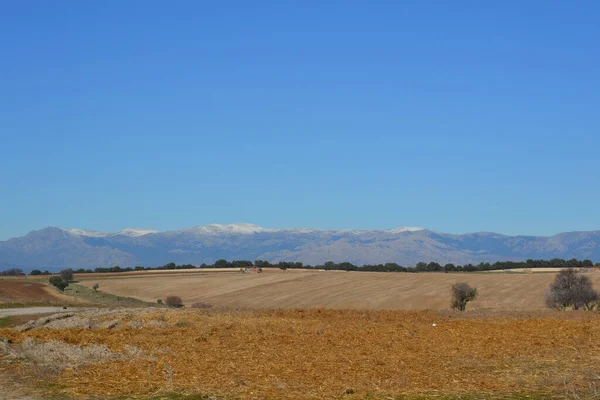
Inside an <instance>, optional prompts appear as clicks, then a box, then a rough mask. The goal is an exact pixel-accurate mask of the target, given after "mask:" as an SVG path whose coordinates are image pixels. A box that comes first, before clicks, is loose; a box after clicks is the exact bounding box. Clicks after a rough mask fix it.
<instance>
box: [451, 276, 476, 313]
mask: <svg viewBox="0 0 600 400" xmlns="http://www.w3.org/2000/svg"><path fill="white" fill-rule="evenodd" d="M477 294H478V293H477V289H476V288H474V287H471V286H469V284H468V283H464V282H463V283H455V284H454V285H452V308H453V309H455V310H458V311H465V310H466V308H467V303H468V302H469V301H472V300H475V299H476V298H477Z"/></svg>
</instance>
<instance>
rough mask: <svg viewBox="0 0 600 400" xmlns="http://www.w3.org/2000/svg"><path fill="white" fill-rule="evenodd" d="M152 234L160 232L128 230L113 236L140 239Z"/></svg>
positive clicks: (139, 229)
mask: <svg viewBox="0 0 600 400" xmlns="http://www.w3.org/2000/svg"><path fill="white" fill-rule="evenodd" d="M150 233H158V231H155V230H152V229H142V228H127V229H123V230H122V231H119V232H116V233H113V234H112V235H111V236H129V237H138V236H144V235H148V234H150Z"/></svg>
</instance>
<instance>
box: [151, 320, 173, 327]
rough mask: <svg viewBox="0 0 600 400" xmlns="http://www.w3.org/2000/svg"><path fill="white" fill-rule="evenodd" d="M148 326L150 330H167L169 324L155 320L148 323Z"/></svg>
mask: <svg viewBox="0 0 600 400" xmlns="http://www.w3.org/2000/svg"><path fill="white" fill-rule="evenodd" d="M147 326H148V327H150V328H167V327H168V326H169V324H167V323H166V322H165V321H157V320H155V319H153V320H152V321H150V322H148V325H147Z"/></svg>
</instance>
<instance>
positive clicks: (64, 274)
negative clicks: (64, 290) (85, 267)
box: [60, 268, 73, 283]
mask: <svg viewBox="0 0 600 400" xmlns="http://www.w3.org/2000/svg"><path fill="white" fill-rule="evenodd" d="M60 278H61V279H62V280H63V282H65V283H69V282H71V281H72V280H73V270H72V269H71V268H68V269H63V270H62V271H60Z"/></svg>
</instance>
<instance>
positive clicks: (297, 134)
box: [0, 0, 600, 240]
mask: <svg viewBox="0 0 600 400" xmlns="http://www.w3.org/2000/svg"><path fill="white" fill-rule="evenodd" d="M598 21H600V2H598V1H573V2H570V1H533V0H531V1H510V0H507V1H420V0H414V1H366V0H365V1H352V0H339V1H333V0H325V1H323V0H318V1H310V0H303V1H281V0H278V1H276V0H273V1H259V0H256V1H245V0H244V1H224V0H218V1H216V0H214V1H181V0H179V1H148V0H144V1H131V0H129V1H123V0H118V1H108V0H104V1H83V0H72V1H67V0H61V1H55V2H49V1H31V0H27V1H4V2H0V240H2V239H7V238H9V237H12V236H20V235H23V234H25V233H27V232H28V231H30V230H33V229H39V228H43V227H45V226H60V227H65V228H66V227H78V228H87V229H97V230H106V231H116V230H119V229H123V228H126V227H145V228H154V229H159V230H167V229H180V228H185V227H190V226H193V225H204V224H209V223H234V222H250V223H255V224H258V225H261V226H265V227H313V228H356V229H374V228H392V227H398V226H421V227H426V228H430V229H434V230H438V231H443V232H454V233H462V232H472V231H480V230H485V231H495V232H501V233H507V234H541V235H547V234H554V233H557V232H561V231H573V230H593V229H600V206H599V204H600V200H599V199H600V182H599V178H600V150H599V149H600V51H599V49H600V47H599V46H600V45H599V43H600V24H599V23H598Z"/></svg>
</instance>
